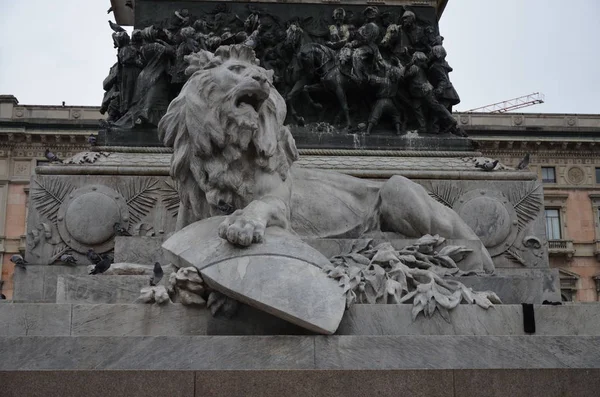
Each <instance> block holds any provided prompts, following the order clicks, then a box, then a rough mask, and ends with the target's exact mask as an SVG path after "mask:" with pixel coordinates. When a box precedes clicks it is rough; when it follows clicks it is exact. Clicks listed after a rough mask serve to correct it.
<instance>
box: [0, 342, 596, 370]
mask: <svg viewBox="0 0 600 397" xmlns="http://www.w3.org/2000/svg"><path fill="white" fill-rule="evenodd" d="M0 351H1V352H2V358H3V359H2V360H0V371H15V370H20V371H24V370H91V369H94V370H164V369H166V368H168V369H169V370H208V369H210V370H236V369H238V370H260V369H265V370H268V369H273V370H276V369H288V370H290V369H332V370H334V369H335V370H343V369H353V370H366V369H373V370H375V369H377V370H386V369H440V370H443V369H522V368H530V369H543V368H553V369H556V368H588V369H589V368H600V337H599V336H410V335H409V336H308V335H305V336H158V337H156V336H142V337H138V336H128V337H117V336H102V337H101V336H17V337H11V336H6V337H0Z"/></svg>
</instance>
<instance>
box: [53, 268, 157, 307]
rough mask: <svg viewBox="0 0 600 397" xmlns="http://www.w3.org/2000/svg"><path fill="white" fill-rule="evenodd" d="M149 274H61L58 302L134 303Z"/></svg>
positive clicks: (146, 282) (57, 295) (146, 283)
mask: <svg viewBox="0 0 600 397" xmlns="http://www.w3.org/2000/svg"><path fill="white" fill-rule="evenodd" d="M149 282H150V278H149V277H148V276H105V275H96V276H59V277H58V282H57V293H56V302H57V303H133V302H134V301H135V300H136V299H137V298H138V297H139V296H140V290H141V289H142V288H143V287H146V286H148V285H149Z"/></svg>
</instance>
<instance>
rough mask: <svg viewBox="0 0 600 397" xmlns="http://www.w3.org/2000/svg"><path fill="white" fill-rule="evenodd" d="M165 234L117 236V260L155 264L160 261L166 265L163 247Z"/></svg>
mask: <svg viewBox="0 0 600 397" xmlns="http://www.w3.org/2000/svg"><path fill="white" fill-rule="evenodd" d="M164 240H165V236H157V237H145V236H144V237H140V236H132V237H115V262H126V263H140V264H143V265H154V263H155V262H160V264H161V265H166V264H167V263H168V261H167V260H166V259H165V257H164V254H163V249H162V247H161V245H162V243H163V241H164Z"/></svg>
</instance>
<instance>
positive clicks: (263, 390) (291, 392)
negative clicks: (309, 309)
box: [0, 369, 600, 397]
mask: <svg viewBox="0 0 600 397" xmlns="http://www.w3.org/2000/svg"><path fill="white" fill-rule="evenodd" d="M0 384H1V385H2V396H5V397H22V396H28V397H65V396H82V397H83V396H85V397H104V396H111V397H118V396H127V397H146V396H149V395H162V396H178V397H206V396H210V397H230V396H244V397H255V396H260V397H280V396H286V397H306V396H319V397H353V396H357V397H363V396H381V397H387V396H390V397H396V396H399V395H402V396H410V397H454V396H478V397H505V396H510V397H565V396H577V397H596V396H597V395H598V389H599V388H600V370H598V369H516V370H379V371H356V370H354V371H353V370H266V371H265V370H253V371H239V370H221V371H220V370H207V371H171V370H162V371H123V370H120V371H107V370H94V371H0Z"/></svg>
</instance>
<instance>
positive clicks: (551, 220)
mask: <svg viewBox="0 0 600 397" xmlns="http://www.w3.org/2000/svg"><path fill="white" fill-rule="evenodd" d="M545 213H546V235H547V236H548V240H560V239H561V230H560V212H559V210H558V209H555V208H547V209H546V210H545Z"/></svg>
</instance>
